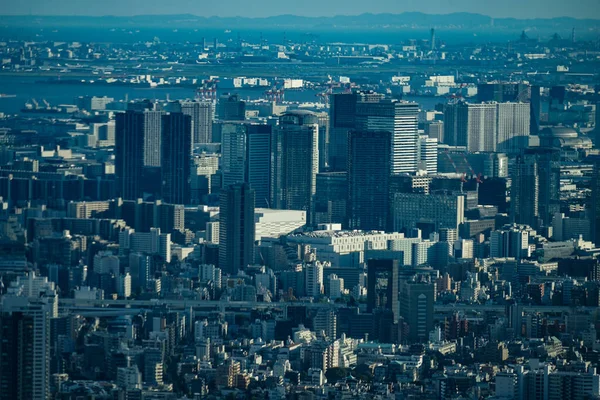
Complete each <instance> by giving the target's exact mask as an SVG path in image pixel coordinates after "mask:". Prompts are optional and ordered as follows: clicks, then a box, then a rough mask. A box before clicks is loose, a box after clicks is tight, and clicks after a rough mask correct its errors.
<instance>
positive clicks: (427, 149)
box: [419, 135, 438, 174]
mask: <svg viewBox="0 0 600 400" xmlns="http://www.w3.org/2000/svg"><path fill="white" fill-rule="evenodd" d="M437 159H438V140H437V139H436V138H431V137H429V136H425V135H422V136H420V138H419V169H420V170H422V171H426V172H427V173H428V174H437Z"/></svg>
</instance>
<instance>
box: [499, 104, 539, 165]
mask: <svg viewBox="0 0 600 400" xmlns="http://www.w3.org/2000/svg"><path fill="white" fill-rule="evenodd" d="M530 119H531V110H530V105H529V104H527V103H498V104H497V129H496V132H497V139H496V151H499V152H505V153H513V154H514V153H519V152H520V151H521V150H523V149H524V148H525V147H527V146H528V144H529V143H528V139H529V133H530V129H531V123H530Z"/></svg>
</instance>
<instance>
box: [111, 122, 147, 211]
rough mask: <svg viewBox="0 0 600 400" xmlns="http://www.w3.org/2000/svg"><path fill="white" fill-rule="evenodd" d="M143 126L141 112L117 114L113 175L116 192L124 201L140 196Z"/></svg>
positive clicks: (142, 164)
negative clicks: (115, 178)
mask: <svg viewBox="0 0 600 400" xmlns="http://www.w3.org/2000/svg"><path fill="white" fill-rule="evenodd" d="M144 126H145V115H144V113H142V112H136V111H127V112H126V113H123V114H117V116H116V127H115V175H116V177H117V192H118V194H119V195H120V196H121V197H122V198H123V199H125V200H134V199H137V198H138V197H139V196H140V194H141V184H140V180H141V178H142V172H143V168H144Z"/></svg>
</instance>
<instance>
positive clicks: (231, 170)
mask: <svg viewBox="0 0 600 400" xmlns="http://www.w3.org/2000/svg"><path fill="white" fill-rule="evenodd" d="M246 153H247V151H246V125H245V124H243V123H229V122H226V123H223V124H222V126H221V172H222V174H223V187H227V186H230V185H233V184H236V183H244V182H246V176H245V169H246V155H247V154H246Z"/></svg>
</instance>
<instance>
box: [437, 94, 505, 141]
mask: <svg viewBox="0 0 600 400" xmlns="http://www.w3.org/2000/svg"><path fill="white" fill-rule="evenodd" d="M496 108H497V107H496V104H495V103H482V104H471V103H456V104H448V105H447V106H446V108H445V110H444V141H445V143H446V144H449V145H451V146H465V147H466V148H467V151H470V152H475V151H496V137H497V123H496V119H497V117H496V115H497V109H496Z"/></svg>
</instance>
